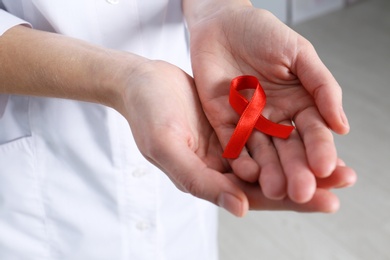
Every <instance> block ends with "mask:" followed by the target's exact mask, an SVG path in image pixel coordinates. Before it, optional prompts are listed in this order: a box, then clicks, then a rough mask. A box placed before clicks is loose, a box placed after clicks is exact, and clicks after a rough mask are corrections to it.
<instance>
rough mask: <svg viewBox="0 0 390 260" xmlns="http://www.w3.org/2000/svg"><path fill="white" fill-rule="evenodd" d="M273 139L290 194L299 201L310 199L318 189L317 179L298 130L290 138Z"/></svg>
mask: <svg viewBox="0 0 390 260" xmlns="http://www.w3.org/2000/svg"><path fill="white" fill-rule="evenodd" d="M286 123H287V122H284V124H286ZM273 141H274V144H275V147H276V149H277V151H278V154H279V158H280V162H281V164H282V167H283V171H284V173H285V175H286V178H287V194H288V196H289V197H290V198H291V200H293V201H294V202H297V203H306V202H308V201H310V200H311V199H312V197H313V194H314V192H315V189H316V180H315V178H314V174H313V172H312V171H311V170H310V167H309V165H308V162H307V159H306V153H305V147H304V145H303V143H302V140H301V138H300V136H299V134H298V132H297V131H296V130H294V131H293V132H292V133H291V135H290V137H289V138H288V139H279V138H273Z"/></svg>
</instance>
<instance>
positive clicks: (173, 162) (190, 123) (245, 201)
mask: <svg viewBox="0 0 390 260" xmlns="http://www.w3.org/2000/svg"><path fill="white" fill-rule="evenodd" d="M123 104H124V105H122V106H121V108H120V109H119V111H120V112H121V113H122V114H123V115H124V116H125V118H126V119H127V120H128V122H129V124H130V127H131V130H132V133H133V136H134V139H135V140H136V143H137V145H138V147H139V149H140V151H141V152H142V154H143V155H144V156H145V157H146V158H147V159H148V160H149V161H150V162H152V163H153V164H154V165H156V166H157V167H159V168H160V169H161V170H162V171H163V172H164V173H165V174H167V176H168V177H169V178H170V179H171V180H172V181H173V183H174V184H175V185H176V186H177V187H178V188H179V189H180V190H182V191H184V192H188V193H191V194H192V195H194V196H196V197H199V198H202V199H205V200H208V201H210V202H212V203H214V204H216V205H219V206H221V207H224V208H225V209H227V210H228V211H229V212H231V213H233V214H234V215H236V216H243V215H244V214H245V213H246V212H247V210H248V209H249V208H255V209H258V210H262V209H270V208H273V209H278V210H296V211H310V212H313V211H315V212H332V211H334V210H336V207H335V206H334V205H335V204H338V200H337V197H335V196H334V195H332V193H331V192H330V191H328V190H327V189H331V188H335V187H340V186H346V185H350V184H351V173H350V172H348V170H347V171H346V172H347V173H346V174H345V173H344V174H340V173H343V170H337V169H336V170H335V172H336V174H334V175H332V176H336V177H333V178H331V179H329V180H328V181H327V183H326V187H324V188H325V190H323V191H318V192H320V193H321V194H322V195H321V196H320V197H318V198H315V199H314V200H312V201H311V202H309V203H308V204H303V205H298V204H294V203H292V202H291V203H285V204H283V205H282V204H280V201H275V200H270V199H268V198H266V197H264V196H263V195H262V194H263V192H262V189H261V188H260V187H259V186H253V187H252V186H247V184H246V182H243V181H242V180H240V179H238V178H236V176H235V175H233V174H227V173H229V172H231V168H230V165H229V163H228V162H227V161H226V160H225V159H223V158H222V157H221V153H222V147H221V145H220V142H219V140H218V138H217V136H216V133H215V131H214V130H213V128H212V127H211V125H210V124H209V122H208V120H207V118H206V116H205V114H204V112H203V109H202V106H201V103H200V101H199V99H198V94H197V91H196V88H195V85H194V81H193V79H192V78H191V77H190V76H189V75H187V74H186V73H185V72H183V71H182V70H180V69H179V68H177V67H175V66H173V65H171V64H168V63H165V62H161V61H148V62H145V63H143V64H141V65H140V66H139V68H138V69H135V70H133V71H132V72H131V75H130V77H129V83H128V87H126V88H125V91H124V94H123ZM340 167H341V166H340ZM344 172H345V171H344ZM337 176H338V177H337ZM352 177H353V176H352Z"/></svg>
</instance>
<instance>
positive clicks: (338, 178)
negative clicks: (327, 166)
mask: <svg viewBox="0 0 390 260" xmlns="http://www.w3.org/2000/svg"><path fill="white" fill-rule="evenodd" d="M356 180H357V175H356V173H355V171H354V170H353V169H351V168H349V167H346V166H342V165H338V166H337V167H336V169H335V170H334V172H333V173H332V175H330V176H329V177H328V178H319V179H317V187H318V188H322V189H337V188H346V187H351V186H353V185H354V184H355V183H356Z"/></svg>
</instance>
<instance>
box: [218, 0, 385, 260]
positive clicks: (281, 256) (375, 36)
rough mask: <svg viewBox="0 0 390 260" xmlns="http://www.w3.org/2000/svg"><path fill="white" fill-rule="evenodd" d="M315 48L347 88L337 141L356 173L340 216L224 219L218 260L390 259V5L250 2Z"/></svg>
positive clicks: (378, 1) (343, 194)
mask: <svg viewBox="0 0 390 260" xmlns="http://www.w3.org/2000/svg"><path fill="white" fill-rule="evenodd" d="M252 2H253V4H254V5H255V6H257V7H260V8H265V9H269V10H270V11H272V12H273V13H274V14H276V15H277V16H278V17H279V18H280V19H281V20H283V21H284V22H286V23H287V24H289V25H290V26H291V27H292V28H293V29H294V30H296V31H297V32H299V33H300V34H302V35H303V36H304V37H306V38H307V39H308V40H310V41H311V42H312V43H313V45H314V46H315V48H316V50H317V52H318V53H319V55H320V57H321V58H322V60H323V61H324V63H325V64H326V65H327V66H328V68H329V69H330V70H331V71H332V73H333V74H334V76H335V77H336V79H337V80H338V81H339V83H340V85H341V86H342V88H343V94H344V106H345V111H346V113H347V115H348V118H349V122H350V125H351V132H350V134H348V135H347V136H335V138H336V144H337V147H338V151H339V156H340V157H341V158H342V159H344V161H345V162H346V163H347V164H348V165H349V166H351V167H353V168H354V169H355V170H356V171H357V173H358V182H357V184H356V185H355V186H354V187H352V188H348V189H342V190H337V191H336V192H335V193H336V194H337V195H338V196H339V197H340V200H341V209H340V210H339V212H337V213H336V214H330V215H327V214H298V213H293V212H250V213H249V214H248V215H247V216H246V217H244V218H242V219H238V218H235V217H233V216H231V215H229V214H228V213H226V212H225V211H223V210H221V212H220V230H219V238H220V259H221V260H233V259H234V260H237V259H240V260H246V259H266V260H269V259H271V260H306V259H307V260H337V259H340V260H352V259H359V260H360V259H362V260H366V259H370V260H371V259H373V260H382V259H383V260H385V259H386V260H388V259H390V174H389V169H390V116H389V113H390V1H389V0H361V1H359V0H358V1H345V0H272V1H271V0H253V1H252Z"/></svg>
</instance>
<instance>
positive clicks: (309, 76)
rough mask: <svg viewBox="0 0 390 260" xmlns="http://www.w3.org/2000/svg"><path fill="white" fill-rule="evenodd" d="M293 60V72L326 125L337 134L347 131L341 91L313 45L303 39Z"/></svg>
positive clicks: (347, 125)
mask: <svg viewBox="0 0 390 260" xmlns="http://www.w3.org/2000/svg"><path fill="white" fill-rule="evenodd" d="M302 46H303V47H301V49H300V50H299V52H298V55H297V57H296V61H295V71H294V72H295V73H296V75H297V76H298V78H299V80H300V81H301V83H302V84H303V86H304V87H305V88H306V90H307V91H308V92H309V93H310V94H311V96H312V97H313V98H314V100H315V103H316V105H317V108H318V110H319V112H320V113H321V115H322V117H323V118H324V119H325V121H326V122H327V124H328V126H329V127H330V128H331V129H332V130H333V131H335V132H336V133H338V134H346V133H348V132H349V124H348V120H347V117H346V115H345V113H344V110H343V106H342V91H341V87H340V85H339V84H338V83H337V81H336V80H335V78H334V77H333V75H332V74H331V72H330V71H329V70H328V69H327V68H326V66H325V65H324V63H323V62H322V61H321V60H320V58H319V57H318V54H317V53H316V51H315V49H314V47H313V46H312V45H311V44H310V43H309V42H308V41H306V40H305V42H304V43H303V44H302Z"/></svg>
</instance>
